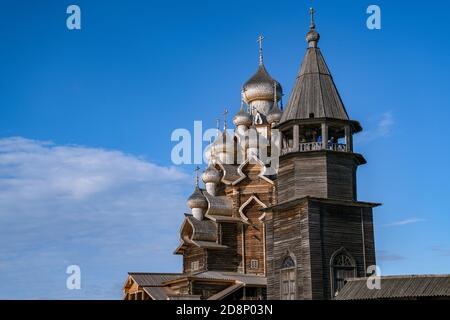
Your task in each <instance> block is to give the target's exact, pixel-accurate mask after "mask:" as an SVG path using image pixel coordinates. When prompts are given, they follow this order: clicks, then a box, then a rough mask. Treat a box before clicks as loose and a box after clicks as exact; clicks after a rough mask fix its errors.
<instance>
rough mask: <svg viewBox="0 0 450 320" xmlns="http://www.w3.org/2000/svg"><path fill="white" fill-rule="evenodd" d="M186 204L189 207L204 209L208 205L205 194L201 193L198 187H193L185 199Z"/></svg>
mask: <svg viewBox="0 0 450 320" xmlns="http://www.w3.org/2000/svg"><path fill="white" fill-rule="evenodd" d="M187 205H188V207H189V208H191V209H194V208H201V209H206V208H207V207H208V201H206V198H205V196H204V195H203V194H202V192H201V191H200V189H199V188H198V187H195V190H194V193H193V194H191V196H190V197H189V198H188V200H187Z"/></svg>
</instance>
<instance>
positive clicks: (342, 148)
mask: <svg viewBox="0 0 450 320" xmlns="http://www.w3.org/2000/svg"><path fill="white" fill-rule="evenodd" d="M322 148H323V147H322V142H306V143H300V144H299V148H298V151H299V152H308V151H318V150H322ZM327 150H333V151H339V152H347V151H349V150H347V145H346V144H343V143H328V144H327ZM294 151H295V150H294V147H285V148H283V149H282V150H281V155H285V154H288V153H291V152H294Z"/></svg>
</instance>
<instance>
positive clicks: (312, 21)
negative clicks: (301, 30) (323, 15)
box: [309, 7, 316, 29]
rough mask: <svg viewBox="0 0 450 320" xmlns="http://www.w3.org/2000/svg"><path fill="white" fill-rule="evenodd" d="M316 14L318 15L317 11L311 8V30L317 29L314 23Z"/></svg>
mask: <svg viewBox="0 0 450 320" xmlns="http://www.w3.org/2000/svg"><path fill="white" fill-rule="evenodd" d="M314 13H316V10H314V8H313V7H311V8H309V14H310V15H311V24H310V25H309V27H310V28H311V29H314V28H315V27H316V24H315V23H314Z"/></svg>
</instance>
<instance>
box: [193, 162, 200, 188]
mask: <svg viewBox="0 0 450 320" xmlns="http://www.w3.org/2000/svg"><path fill="white" fill-rule="evenodd" d="M194 171H195V186H196V187H198V172H199V171H200V167H199V166H197V167H195V170H194Z"/></svg>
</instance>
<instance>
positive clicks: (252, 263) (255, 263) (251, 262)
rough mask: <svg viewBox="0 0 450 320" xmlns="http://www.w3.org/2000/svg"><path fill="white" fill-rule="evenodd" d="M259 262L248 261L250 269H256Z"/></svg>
mask: <svg viewBox="0 0 450 320" xmlns="http://www.w3.org/2000/svg"><path fill="white" fill-rule="evenodd" d="M258 265H259V261H258V260H250V269H258Z"/></svg>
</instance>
